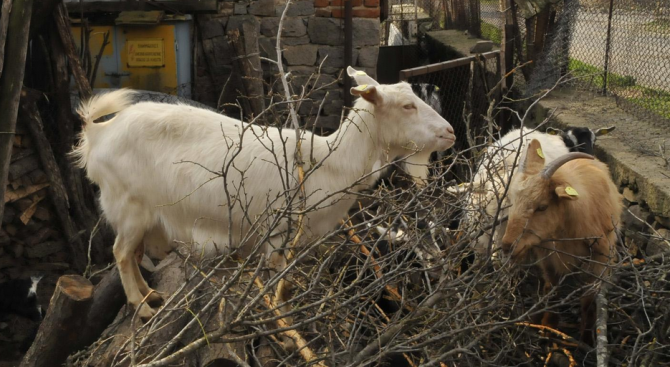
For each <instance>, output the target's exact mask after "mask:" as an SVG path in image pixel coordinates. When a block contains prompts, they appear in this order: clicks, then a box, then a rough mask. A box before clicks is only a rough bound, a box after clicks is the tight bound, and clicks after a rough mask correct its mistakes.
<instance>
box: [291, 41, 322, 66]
mask: <svg viewBox="0 0 670 367" xmlns="http://www.w3.org/2000/svg"><path fill="white" fill-rule="evenodd" d="M317 48H318V46H316V45H300V46H286V47H285V48H284V51H283V56H284V59H286V63H287V64H289V65H314V63H315V62H316V51H317Z"/></svg>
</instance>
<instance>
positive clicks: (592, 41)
mask: <svg viewBox="0 0 670 367" xmlns="http://www.w3.org/2000/svg"><path fill="white" fill-rule="evenodd" d="M556 10H558V11H559V13H558V16H556V21H555V22H554V23H553V24H551V28H550V29H549V32H548V33H547V42H546V45H545V46H546V47H545V48H544V50H542V54H541V55H538V56H537V57H536V58H537V60H538V61H537V62H536V67H535V70H534V71H533V74H532V75H531V77H530V79H529V83H528V88H527V90H526V92H527V94H531V93H534V92H536V91H537V90H539V89H542V88H547V87H549V86H550V85H553V83H555V81H556V80H557V79H558V77H560V76H561V75H564V74H566V73H568V72H570V73H571V74H572V75H574V76H575V77H577V79H575V80H574V83H573V84H574V85H576V86H578V87H580V88H583V89H587V90H591V91H596V92H599V93H601V94H605V95H611V96H614V97H615V98H616V101H617V103H618V104H619V106H621V107H622V108H623V109H625V110H627V111H629V112H632V113H634V114H636V115H638V116H639V117H640V118H644V119H646V120H648V121H649V120H651V121H655V122H660V123H661V124H663V125H665V126H670V125H669V124H668V122H670V2H669V1H656V2H652V1H638V0H613V1H593V0H589V1H581V2H580V1H577V0H569V1H566V2H564V3H563V4H562V6H561V7H560V8H558V7H557V8H556Z"/></svg>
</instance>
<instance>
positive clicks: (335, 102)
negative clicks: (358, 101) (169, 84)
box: [194, 0, 380, 130]
mask: <svg viewBox="0 0 670 367" xmlns="http://www.w3.org/2000/svg"><path fill="white" fill-rule="evenodd" d="M353 5H354V19H353V43H354V50H353V59H352V64H353V65H354V67H356V68H359V69H363V70H365V71H366V72H368V74H370V75H373V76H374V75H376V65H377V56H378V53H379V36H380V23H379V2H378V0H354V3H353ZM284 7H285V3H284V2H277V1H274V0H258V1H249V2H245V1H239V2H227V1H225V2H222V3H221V4H220V11H219V14H218V15H212V16H205V17H199V18H198V22H197V25H198V28H199V33H200V37H199V38H200V39H199V42H198V54H199V55H200V58H201V59H202V61H198V62H197V70H196V81H195V89H196V91H195V93H194V96H195V98H196V99H197V100H199V101H201V102H203V103H207V104H210V105H213V106H215V104H216V102H217V100H218V97H219V95H220V94H221V93H220V92H221V87H222V86H223V85H224V84H225V83H226V81H227V80H228V76H230V75H231V73H233V74H234V67H233V66H232V65H231V59H232V57H234V56H235V53H234V51H233V50H232V49H231V47H230V45H229V44H228V43H229V42H228V39H227V36H226V35H227V31H228V30H229V29H230V25H231V24H237V23H239V22H238V20H239V19H238V18H240V19H242V18H243V19H245V21H247V22H251V23H253V24H254V25H255V26H256V27H257V44H258V51H259V53H260V56H261V57H265V58H269V59H272V60H276V58H277V56H276V50H275V46H276V36H277V29H278V25H279V19H280V16H281V14H282V12H283V10H284ZM343 11H344V7H343V3H342V0H330V1H328V0H325V1H324V0H307V1H297V2H294V3H292V5H291V7H290V8H289V10H288V13H287V18H286V19H285V20H284V28H283V31H282V45H283V60H282V61H283V64H284V68H285V70H287V71H289V72H290V73H291V83H292V84H293V86H294V87H295V88H296V89H295V91H299V90H300V87H301V86H302V85H304V84H306V83H307V82H308V79H309V77H310V75H312V74H314V73H316V72H317V70H318V67H319V65H321V75H320V77H319V79H318V81H315V80H312V81H310V82H309V85H310V86H316V87H319V86H324V85H327V84H331V83H333V82H336V81H338V77H339V76H340V75H344V74H341V72H342V70H343V67H344V20H343V19H342V18H341V17H342V14H343ZM261 67H262V69H263V79H264V84H265V91H266V94H268V92H270V91H269V89H270V88H274V89H275V92H280V91H281V92H283V91H282V90H281V87H280V86H279V85H278V83H276V79H277V68H276V65H273V64H272V63H269V62H264V61H261ZM233 77H234V75H233ZM232 89H234V88H232ZM326 93H328V98H327V99H326V101H325V102H324V105H323V110H322V111H321V114H320V117H319V120H318V126H321V127H324V128H327V129H330V130H333V129H336V128H337V126H338V124H339V118H340V114H341V111H342V104H343V96H342V83H341V80H339V82H336V83H334V84H333V85H331V86H328V87H326V88H325V89H324V90H320V91H315V92H314V93H313V94H312V95H311V96H310V97H311V98H312V99H313V101H314V102H309V101H308V102H305V103H303V104H302V106H301V108H300V110H299V113H300V115H301V116H302V119H303V123H309V122H310V121H313V120H314V117H315V114H316V112H317V110H318V105H319V103H321V100H323V99H324V97H325V96H326ZM235 97H236V96H234V95H229V93H228V92H225V93H224V96H223V99H224V100H230V99H231V98H232V99H234V98H235Z"/></svg>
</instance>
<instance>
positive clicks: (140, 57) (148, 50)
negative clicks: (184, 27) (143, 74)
mask: <svg viewBox="0 0 670 367" xmlns="http://www.w3.org/2000/svg"><path fill="white" fill-rule="evenodd" d="M126 45H127V47H128V66H129V67H163V66H165V51H164V47H163V39H162V38H145V39H134V40H128V42H126Z"/></svg>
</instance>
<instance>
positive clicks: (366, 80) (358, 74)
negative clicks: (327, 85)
mask: <svg viewBox="0 0 670 367" xmlns="http://www.w3.org/2000/svg"><path fill="white" fill-rule="evenodd" d="M347 74H349V76H350V77H352V78H354V80H355V81H356V85H364V84H365V85H372V86H377V85H379V83H378V82H377V81H376V80H374V79H372V77H371V76H369V75H368V74H367V73H366V72H365V71H363V70H356V69H354V68H352V67H351V66H348V67H347Z"/></svg>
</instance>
